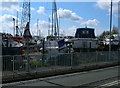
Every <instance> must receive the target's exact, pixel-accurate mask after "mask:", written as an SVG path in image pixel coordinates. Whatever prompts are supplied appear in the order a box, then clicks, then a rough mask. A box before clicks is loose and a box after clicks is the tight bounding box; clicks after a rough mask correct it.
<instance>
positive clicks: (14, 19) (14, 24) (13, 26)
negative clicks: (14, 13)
mask: <svg viewBox="0 0 120 88" xmlns="http://www.w3.org/2000/svg"><path fill="white" fill-rule="evenodd" d="M13 36H15V18H13Z"/></svg>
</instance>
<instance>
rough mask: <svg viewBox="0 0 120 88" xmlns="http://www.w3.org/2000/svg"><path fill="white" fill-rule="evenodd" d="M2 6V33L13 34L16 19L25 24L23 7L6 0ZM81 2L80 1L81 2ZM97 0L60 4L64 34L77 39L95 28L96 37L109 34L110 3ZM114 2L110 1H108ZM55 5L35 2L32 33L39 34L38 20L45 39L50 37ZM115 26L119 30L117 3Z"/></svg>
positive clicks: (32, 13) (59, 13)
mask: <svg viewBox="0 0 120 88" xmlns="http://www.w3.org/2000/svg"><path fill="white" fill-rule="evenodd" d="M4 1H7V2H1V3H2V5H1V3H0V13H1V14H0V23H1V24H2V26H1V27H0V32H5V33H11V34H13V19H12V18H15V19H17V16H16V14H17V11H19V24H20V21H21V13H22V12H21V8H22V3H21V2H19V1H18V0H10V1H13V2H8V1H9V0H4ZM78 1H79V0H78ZM103 1H104V0H97V1H96V2H57V3H56V4H57V12H58V16H59V17H60V22H59V27H60V34H64V35H73V36H74V35H75V31H76V28H80V27H85V25H87V27H90V28H95V33H96V36H97V35H99V34H100V33H102V32H103V31H105V30H109V12H110V3H109V2H103ZM108 1H110V0H108ZM51 9H52V2H31V28H30V30H31V33H32V35H36V34H37V19H39V29H40V31H41V35H42V36H47V34H48V29H49V22H48V18H49V17H50V19H51V14H52V11H51ZM113 25H114V26H116V27H118V2H113Z"/></svg>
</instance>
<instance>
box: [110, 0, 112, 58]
mask: <svg viewBox="0 0 120 88" xmlns="http://www.w3.org/2000/svg"><path fill="white" fill-rule="evenodd" d="M111 30H112V0H111V7H110V39H109V60H110V59H111Z"/></svg>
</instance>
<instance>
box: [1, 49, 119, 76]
mask: <svg viewBox="0 0 120 88" xmlns="http://www.w3.org/2000/svg"><path fill="white" fill-rule="evenodd" d="M2 60H3V65H2V66H3V67H2V68H3V76H7V75H15V74H22V73H25V72H40V71H48V70H56V69H64V68H67V67H73V66H81V65H90V64H97V63H103V62H117V61H120V51H112V52H111V58H110V59H109V52H107V51H99V52H98V51H97V52H80V53H70V54H68V53H64V54H57V55H54V56H52V55H47V54H45V55H42V54H41V55H15V56H9V55H7V56H2Z"/></svg>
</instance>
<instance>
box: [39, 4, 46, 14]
mask: <svg viewBox="0 0 120 88" xmlns="http://www.w3.org/2000/svg"><path fill="white" fill-rule="evenodd" d="M37 12H38V13H39V14H45V7H43V6H40V7H39V9H38V10H37Z"/></svg>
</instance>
